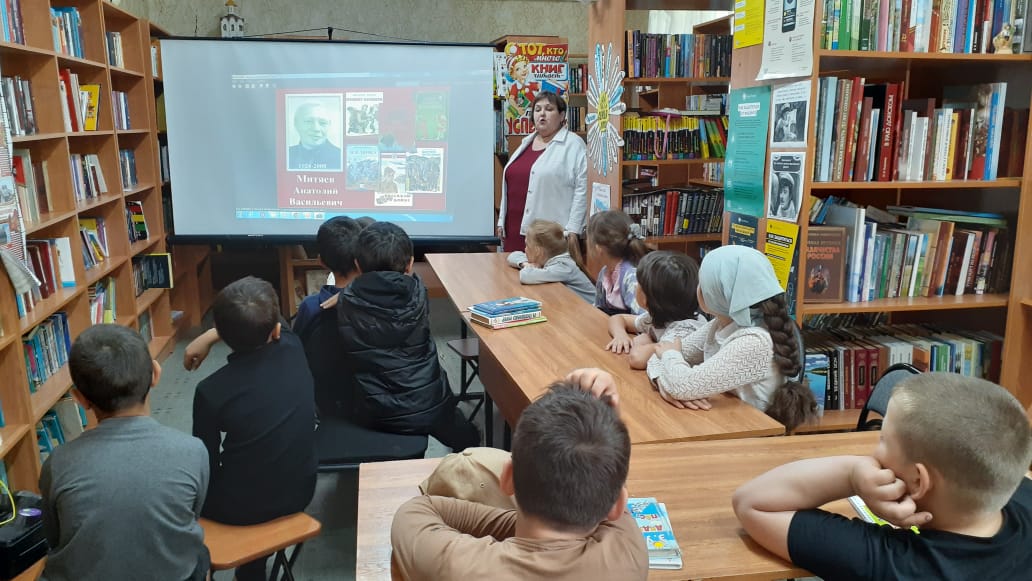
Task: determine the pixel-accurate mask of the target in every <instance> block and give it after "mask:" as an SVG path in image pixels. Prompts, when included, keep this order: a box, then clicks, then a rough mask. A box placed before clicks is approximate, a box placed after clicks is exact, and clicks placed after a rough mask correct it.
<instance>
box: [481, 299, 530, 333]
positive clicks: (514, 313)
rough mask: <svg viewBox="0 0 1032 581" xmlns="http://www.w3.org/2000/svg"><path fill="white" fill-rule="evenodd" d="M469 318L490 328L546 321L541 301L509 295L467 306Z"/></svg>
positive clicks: (503, 327)
mask: <svg viewBox="0 0 1032 581" xmlns="http://www.w3.org/2000/svg"><path fill="white" fill-rule="evenodd" d="M469 313H470V316H469V318H470V320H471V321H473V322H474V323H477V324H478V325H483V326H485V327H490V328H492V329H505V328H507V327H519V326H521V325H531V324H534V323H542V322H544V321H547V320H548V319H546V318H545V316H544V315H543V314H541V301H535V300H534V299H528V298H526V297H509V298H507V299H501V300H497V301H488V302H486V303H477V304H475V305H473V306H472V307H470V308H469Z"/></svg>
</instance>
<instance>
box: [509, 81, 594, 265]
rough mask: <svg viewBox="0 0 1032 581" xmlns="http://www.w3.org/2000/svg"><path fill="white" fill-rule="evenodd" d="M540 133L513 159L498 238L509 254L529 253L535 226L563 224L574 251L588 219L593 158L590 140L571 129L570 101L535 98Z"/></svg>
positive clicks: (550, 96)
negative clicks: (535, 223)
mask: <svg viewBox="0 0 1032 581" xmlns="http://www.w3.org/2000/svg"><path fill="white" fill-rule="evenodd" d="M532 118H533V120H534V133H531V134H530V135H528V136H527V137H526V138H524V140H523V142H522V143H520V146H519V147H518V148H517V149H516V151H515V152H514V153H513V154H512V157H510V158H509V163H507V164H506V165H505V173H504V177H503V179H502V207H501V209H500V212H499V215H498V227H497V230H496V233H497V234H498V237H499V238H501V239H502V248H503V249H504V250H505V251H506V252H513V251H516V250H524V248H525V244H526V242H525V240H524V236H526V234H527V227H528V226H530V223H531V222H533V221H534V220H548V221H550V222H558V223H559V224H561V225H562V226H563V233H564V234H565V235H566V238H567V241H568V242H569V244H570V246H571V248H572V247H574V246H578V244H577V235H579V234H580V233H581V232H582V231H583V230H584V219H585V217H586V215H587V210H588V206H587V190H588V157H587V148H586V146H585V145H584V140H583V139H581V138H580V136H579V135H577V134H576V133H573V132H572V131H570V130H569V129H567V128H566V101H564V100H563V98H562V97H560V96H559V95H556V94H555V93H552V92H547V91H546V92H542V93H538V94H537V96H536V97H535V98H534V111H533V117H532Z"/></svg>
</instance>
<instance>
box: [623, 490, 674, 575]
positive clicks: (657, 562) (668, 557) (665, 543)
mask: <svg viewBox="0 0 1032 581" xmlns="http://www.w3.org/2000/svg"><path fill="white" fill-rule="evenodd" d="M627 511H628V512H630V513H631V516H632V517H634V522H635V523H636V524H637V525H638V529H639V530H641V534H642V536H643V537H645V546H646V547H647V548H648V550H649V569H681V568H682V567H684V562H683V561H682V560H681V547H680V545H678V544H677V538H675V537H674V529H673V527H672V526H670V514H669V513H667V509H666V505H665V504H663V503H662V502H657V501H656V499H655V498H628V499H627Z"/></svg>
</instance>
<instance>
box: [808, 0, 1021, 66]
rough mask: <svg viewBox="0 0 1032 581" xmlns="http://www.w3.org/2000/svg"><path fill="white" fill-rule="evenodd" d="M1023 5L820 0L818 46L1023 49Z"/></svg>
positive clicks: (1016, 0) (975, 0)
mask: <svg viewBox="0 0 1032 581" xmlns="http://www.w3.org/2000/svg"><path fill="white" fill-rule="evenodd" d="M1028 7H1029V3H1028V2H1026V1H1025V0H902V1H899V0H897V1H896V2H892V1H891V0H824V18H823V19H822V20H821V31H820V32H821V48H825V49H831V50H865V51H890V52H941V53H969V54H970V53H1011V52H1014V53H1020V52H1022V51H1023V50H1028V49H1027V48H1026V47H1025V42H1024V37H1025V30H1024V26H1023V24H1024V22H1025V21H1026V17H1027V15H1028V13H1027V10H1028ZM1001 33H1006V34H1004V35H1001ZM1029 48H1032V47H1029Z"/></svg>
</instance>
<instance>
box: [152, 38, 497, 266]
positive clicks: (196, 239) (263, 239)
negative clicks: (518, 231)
mask: <svg viewBox="0 0 1032 581" xmlns="http://www.w3.org/2000/svg"><path fill="white" fill-rule="evenodd" d="M331 28H332V27H328V28H327V31H329V30H330V29H331ZM318 30H321V29H318ZM272 34H279V33H272ZM285 34H289V33H285ZM158 40H159V41H162V42H163V41H166V40H175V41H188V42H189V41H206V42H210V41H219V42H290V43H308V44H359V45H400V46H448V47H477V48H489V49H492V50H495V48H496V46H495V44H493V43H491V42H445V41H417V40H401V39H397V40H395V39H392V40H354V39H334V38H331V37H329V36H327V38H298V37H275V36H273V37H268V36H244V37H205V36H187V35H168V36H163V37H161V38H159V39H158ZM173 190H174V187H173V186H172V185H171V184H168V195H169V198H170V204H171V205H172V206H174V204H175V199H174V196H173V194H172V191H173ZM497 215H498V212H497V208H495V211H494V217H493V218H492V224H493V222H494V220H496V219H497ZM173 226H174V221H173ZM492 229H493V227H492ZM166 231H169V230H168V229H166ZM410 237H411V239H412V243H413V245H414V246H415V247H416V253H417V254H419V255H421V254H422V253H423V251H421V250H420V248H426V247H431V248H435V249H436V248H441V249H448V248H452V247H466V248H473V247H479V248H486V247H492V246H498V247H500V246H501V242H502V241H501V239H500V238H498V237H497V236H494V235H491V236H411V235H410ZM315 238H316V237H315V234H298V235H294V234H211V235H207V234H184V235H177V234H173V233H169V234H166V236H165V239H166V243H167V244H172V245H175V244H179V245H219V244H227V245H239V244H244V245H249V244H268V245H273V246H279V245H288V244H305V243H314V242H315Z"/></svg>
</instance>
